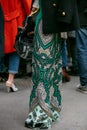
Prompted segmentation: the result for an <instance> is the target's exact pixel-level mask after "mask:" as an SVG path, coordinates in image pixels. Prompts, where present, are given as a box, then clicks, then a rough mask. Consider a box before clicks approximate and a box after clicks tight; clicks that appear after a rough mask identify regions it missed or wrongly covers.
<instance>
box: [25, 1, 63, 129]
mask: <svg viewBox="0 0 87 130" xmlns="http://www.w3.org/2000/svg"><path fill="white" fill-rule="evenodd" d="M37 8H39V12H38V15H37V18H36V26H35V32H34V43H35V47H34V52H33V61H32V82H33V89H32V92H31V96H30V106H29V107H30V109H29V114H28V117H27V119H26V121H25V126H26V127H28V128H37V127H38V128H40V129H44V128H45V129H46V128H50V127H51V124H52V122H54V121H56V120H59V112H60V110H61V94H60V91H59V87H60V85H61V81H62V71H61V44H60V35H59V34H48V35H44V34H43V32H42V6H41V0H40V1H39V3H38V1H37V0H36V1H35V3H34V4H33V9H32V11H35V9H37Z"/></svg>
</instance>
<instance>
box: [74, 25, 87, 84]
mask: <svg viewBox="0 0 87 130" xmlns="http://www.w3.org/2000/svg"><path fill="white" fill-rule="evenodd" d="M76 44H77V60H78V69H79V76H80V84H81V85H82V86H87V27H84V28H80V29H79V30H77V31H76Z"/></svg>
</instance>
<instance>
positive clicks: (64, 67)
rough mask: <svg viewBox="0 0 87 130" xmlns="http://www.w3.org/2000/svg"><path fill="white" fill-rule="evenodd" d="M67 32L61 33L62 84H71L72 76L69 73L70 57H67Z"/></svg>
mask: <svg viewBox="0 0 87 130" xmlns="http://www.w3.org/2000/svg"><path fill="white" fill-rule="evenodd" d="M66 40H67V32H62V33H61V46H62V82H63V83H64V82H69V81H70V76H69V74H68V72H67V68H68V57H67V42H66Z"/></svg>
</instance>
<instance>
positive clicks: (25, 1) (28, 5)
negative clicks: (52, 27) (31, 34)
mask: <svg viewBox="0 0 87 130" xmlns="http://www.w3.org/2000/svg"><path fill="white" fill-rule="evenodd" d="M31 5H32V0H23V6H24V8H25V11H26V14H27V15H29V14H30V11H31Z"/></svg>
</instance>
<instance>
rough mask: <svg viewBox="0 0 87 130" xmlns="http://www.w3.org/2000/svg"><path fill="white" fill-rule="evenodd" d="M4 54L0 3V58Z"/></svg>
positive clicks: (2, 20)
mask: <svg viewBox="0 0 87 130" xmlns="http://www.w3.org/2000/svg"><path fill="white" fill-rule="evenodd" d="M2 56H4V16H3V11H2V8H1V5H0V58H1V57H2Z"/></svg>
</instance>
